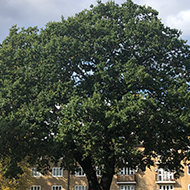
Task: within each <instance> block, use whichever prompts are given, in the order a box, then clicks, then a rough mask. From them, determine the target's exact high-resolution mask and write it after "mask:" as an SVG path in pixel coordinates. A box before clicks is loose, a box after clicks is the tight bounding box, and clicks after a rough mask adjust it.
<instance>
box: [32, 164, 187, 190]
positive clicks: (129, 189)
mask: <svg viewBox="0 0 190 190" xmlns="http://www.w3.org/2000/svg"><path fill="white" fill-rule="evenodd" d="M31 171H32V176H33V177H34V178H35V182H34V183H35V184H34V185H33V186H31V187H30V188H29V189H30V190H88V185H87V179H86V177H85V174H84V172H83V170H82V168H80V167H79V169H78V170H77V171H76V172H75V174H71V173H70V172H68V171H64V170H63V169H62V168H60V167H52V170H51V172H49V173H48V174H47V175H41V173H40V172H38V171H36V168H31ZM97 175H99V174H98V173H97ZM111 190H190V166H188V165H186V166H184V173H183V174H181V177H180V178H178V179H174V174H173V173H172V172H168V171H164V170H163V169H162V168H159V164H157V163H155V167H152V168H150V169H147V170H146V171H145V172H141V171H139V170H136V171H135V170H132V169H130V168H122V169H121V170H120V172H119V173H118V174H116V175H114V177H113V181H112V185H111Z"/></svg>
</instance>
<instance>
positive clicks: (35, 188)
mask: <svg viewBox="0 0 190 190" xmlns="http://www.w3.org/2000/svg"><path fill="white" fill-rule="evenodd" d="M30 190H41V186H40V185H32V186H31V187H30Z"/></svg>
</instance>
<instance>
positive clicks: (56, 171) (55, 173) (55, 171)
mask: <svg viewBox="0 0 190 190" xmlns="http://www.w3.org/2000/svg"><path fill="white" fill-rule="evenodd" d="M52 177H63V168H61V167H53V168H52Z"/></svg>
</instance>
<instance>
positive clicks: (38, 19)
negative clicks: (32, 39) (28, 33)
mask: <svg viewBox="0 0 190 190" xmlns="http://www.w3.org/2000/svg"><path fill="white" fill-rule="evenodd" d="M96 2H97V1H96V0H0V43H1V42H2V41H3V40H4V38H5V37H6V36H7V35H8V34H9V29H10V28H11V27H12V26H13V25H15V24H17V26H18V27H25V28H27V27H29V26H38V27H39V28H42V27H45V25H46V24H47V23H48V22H51V21H57V22H59V21H61V16H62V15H63V16H64V18H67V17H68V16H74V15H75V13H78V12H80V11H82V10H83V9H89V7H90V5H91V4H93V5H96V4H97V3H96ZM102 2H103V3H105V2H107V0H102ZM115 2H116V3H118V4H122V3H124V2H125V0H115ZM133 2H134V3H137V4H140V5H147V6H151V7H153V8H154V9H156V10H157V11H158V12H159V18H161V19H162V22H163V23H164V24H165V25H166V26H169V27H171V28H176V29H179V30H181V31H182V32H183V34H182V36H181V38H182V39H185V40H188V44H190V1H189V0H133Z"/></svg>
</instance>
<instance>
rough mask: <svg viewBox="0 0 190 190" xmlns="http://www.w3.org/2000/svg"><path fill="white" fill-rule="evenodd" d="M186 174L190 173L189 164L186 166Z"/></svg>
mask: <svg viewBox="0 0 190 190" xmlns="http://www.w3.org/2000/svg"><path fill="white" fill-rule="evenodd" d="M187 175H190V165H188V166H187Z"/></svg>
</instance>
